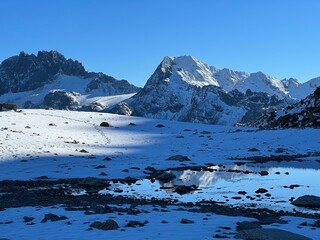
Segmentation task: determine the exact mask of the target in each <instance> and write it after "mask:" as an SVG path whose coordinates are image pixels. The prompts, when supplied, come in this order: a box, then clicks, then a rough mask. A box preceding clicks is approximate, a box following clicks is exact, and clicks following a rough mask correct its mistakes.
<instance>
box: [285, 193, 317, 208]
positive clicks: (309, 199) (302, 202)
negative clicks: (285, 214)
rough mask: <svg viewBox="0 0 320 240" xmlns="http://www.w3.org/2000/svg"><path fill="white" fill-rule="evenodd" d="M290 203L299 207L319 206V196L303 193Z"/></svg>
mask: <svg viewBox="0 0 320 240" xmlns="http://www.w3.org/2000/svg"><path fill="white" fill-rule="evenodd" d="M291 204H292V205H295V206H299V207H314V208H320V197H318V196H314V195H303V196H301V197H298V198H297V199H296V200H294V201H293V202H291Z"/></svg>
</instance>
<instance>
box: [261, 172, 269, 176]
mask: <svg viewBox="0 0 320 240" xmlns="http://www.w3.org/2000/svg"><path fill="white" fill-rule="evenodd" d="M259 174H260V175H261V176H267V175H269V173H268V171H261V172H259Z"/></svg>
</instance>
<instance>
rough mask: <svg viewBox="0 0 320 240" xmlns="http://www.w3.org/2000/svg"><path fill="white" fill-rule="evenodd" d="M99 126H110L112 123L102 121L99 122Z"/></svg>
mask: <svg viewBox="0 0 320 240" xmlns="http://www.w3.org/2000/svg"><path fill="white" fill-rule="evenodd" d="M100 127H112V125H111V124H110V123H108V122H102V123H100Z"/></svg>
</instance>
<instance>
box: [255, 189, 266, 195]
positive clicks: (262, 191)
mask: <svg viewBox="0 0 320 240" xmlns="http://www.w3.org/2000/svg"><path fill="white" fill-rule="evenodd" d="M266 192H268V190H267V189H265V188H259V189H258V190H257V191H256V193H258V194H259V193H266Z"/></svg>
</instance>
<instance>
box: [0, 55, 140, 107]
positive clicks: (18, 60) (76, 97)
mask: <svg viewBox="0 0 320 240" xmlns="http://www.w3.org/2000/svg"><path fill="white" fill-rule="evenodd" d="M0 83H1V84H0V102H14V103H16V104H18V105H19V107H20V108H21V107H24V108H43V107H54V108H58V109H66V108H70V109H81V108H88V109H89V110H93V109H94V108H95V107H97V108H98V109H99V110H101V109H103V108H105V106H104V104H103V103H104V102H103V101H102V103H101V102H97V101H96V99H94V98H95V97H99V96H100V97H105V96H111V95H120V94H132V93H136V92H137V91H138V90H139V89H140V88H138V87H136V86H134V85H132V84H130V83H128V82H127V81H126V80H121V81H119V80H116V79H115V78H113V77H111V76H108V75H105V74H103V73H93V72H87V71H86V70H85V68H84V67H83V65H82V64H81V63H80V62H78V61H76V60H72V59H66V58H65V57H64V56H63V55H62V54H61V53H59V52H57V51H39V52H38V53H37V55H35V54H27V53H25V52H21V53H20V54H19V55H18V56H13V57H10V58H8V59H6V60H4V61H3V62H2V63H1V64H0Z"/></svg>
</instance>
